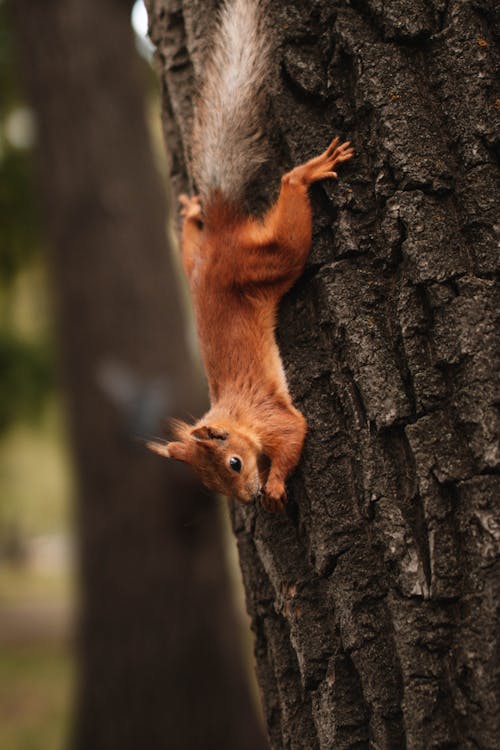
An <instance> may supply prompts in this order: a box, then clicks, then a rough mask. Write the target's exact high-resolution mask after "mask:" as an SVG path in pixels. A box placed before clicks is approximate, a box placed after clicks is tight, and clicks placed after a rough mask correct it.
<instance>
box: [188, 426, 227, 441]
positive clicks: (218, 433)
mask: <svg viewBox="0 0 500 750" xmlns="http://www.w3.org/2000/svg"><path fill="white" fill-rule="evenodd" d="M228 436H229V433H228V432H227V430H223V429H221V428H220V427H214V426H213V425H207V424H204V425H202V426H201V427H195V428H194V430H191V437H193V438H194V439H195V440H227V438H228Z"/></svg>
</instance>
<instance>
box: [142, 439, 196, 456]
mask: <svg viewBox="0 0 500 750" xmlns="http://www.w3.org/2000/svg"><path fill="white" fill-rule="evenodd" d="M146 447H147V448H149V450H150V451H153V453H158V455H159V456H163V457H164V458H175V460H176V461H188V450H187V447H186V445H185V444H184V443H180V442H179V443H158V442H157V441H156V440H151V441H149V442H147V443H146Z"/></svg>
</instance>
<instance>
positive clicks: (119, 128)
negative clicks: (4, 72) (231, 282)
mask: <svg viewBox="0 0 500 750" xmlns="http://www.w3.org/2000/svg"><path fill="white" fill-rule="evenodd" d="M12 10H13V11H14V14H15V20H16V28H17V33H18V39H19V46H20V50H21V57H22V62H23V64H24V69H25V73H26V80H27V84H28V89H29V93H30V96H31V100H32V103H33V106H34V108H35V111H36V115H37V124H38V146H39V149H38V153H39V161H40V167H41V178H42V186H43V193H44V199H45V208H46V218H47V227H48V232H49V237H50V240H51V251H52V255H51V265H52V270H53V278H54V286H55V291H56V295H57V311H58V315H57V323H58V328H59V340H60V348H61V355H62V366H63V375H64V380H65V385H66V394H67V400H68V402H69V408H70V424H71V429H72V437H73V442H74V452H75V460H76V468H77V479H78V482H79V504H78V510H77V521H78V531H79V535H80V536H79V538H80V557H81V580H82V590H81V605H82V612H81V621H80V628H79V638H78V644H79V657H80V684H79V688H78V697H77V706H76V720H75V729H74V736H73V741H72V746H73V748H75V750H77V749H79V748H81V750H89V749H90V748H92V750H99V749H100V748H102V749H103V750H104V749H105V750H112V749H113V748H117V749H119V750H127V748H129V749H130V750H138V748H155V749H156V748H168V749H169V750H175V749H177V748H178V749H179V750H184V749H186V750H190V749H192V750H199V749H200V748H207V749H208V748H218V749H220V748H228V750H229V749H231V750H235V749H238V748H242V750H255V748H259V747H262V743H263V740H262V738H261V734H260V729H259V727H258V724H257V722H256V719H255V716H254V712H253V709H252V705H251V701H250V699H249V694H248V687H247V684H246V681H245V679H244V676H243V670H242V666H241V654H240V651H239V643H238V635H237V631H238V629H237V625H236V621H235V617H234V614H233V612H232V609H231V606H230V594H229V589H228V582H227V575H226V571H225V566H224V560H223V549H222V540H221V529H220V527H219V523H218V521H217V512H216V507H215V504H214V501H213V499H211V498H207V495H206V493H205V492H204V491H203V490H201V488H200V487H199V486H198V484H197V483H196V482H195V481H194V479H193V478H192V477H191V475H190V473H189V472H187V471H185V470H184V469H183V467H179V466H175V465H170V464H168V463H167V462H165V461H162V460H160V459H158V458H157V457H155V456H153V455H150V454H148V453H147V452H146V451H145V450H143V449H142V448H141V447H140V446H137V445H136V444H135V443H134V442H133V440H131V437H130V435H131V433H132V434H139V433H141V432H142V431H146V432H152V431H153V430H156V429H158V423H159V419H160V417H161V416H163V415H164V413H170V414H174V413H181V414H184V413H185V411H186V410H187V409H193V410H194V409H196V408H197V405H199V401H200V399H199V397H197V395H196V394H198V393H199V383H198V379H197V377H196V374H195V372H196V370H195V368H194V367H193V363H192V361H191V358H190V356H189V353H188V350H187V346H186V342H185V337H184V328H185V321H184V319H183V316H182V315H181V304H180V299H179V297H180V295H179V290H178V288H177V285H176V276H175V273H174V270H173V267H172V261H171V258H170V256H169V252H168V248H167V245H166V239H165V236H166V235H165V216H164V197H163V193H162V190H161V187H160V183H159V179H158V175H157V173H156V171H155V169H154V166H153V161H152V155H151V149H150V142H149V138H148V134H147V130H146V125H145V120H144V100H143V99H144V71H143V70H141V69H140V68H139V64H138V59H137V56H136V55H135V53H134V47H133V39H132V34H131V29H130V23H129V11H130V8H129V5H128V4H127V3H126V2H116V0H106V1H105V2H96V1H95V0H94V1H93V2H92V1H91V2H88V1H87V0H48V1H47V2H43V3H32V2H30V0H18V1H17V2H15V3H13V5H12Z"/></svg>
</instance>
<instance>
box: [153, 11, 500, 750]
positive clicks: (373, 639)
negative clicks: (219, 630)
mask: <svg viewBox="0 0 500 750" xmlns="http://www.w3.org/2000/svg"><path fill="white" fill-rule="evenodd" d="M149 5H150V21H151V33H152V38H153V41H154V42H155V44H156V45H157V49H158V61H159V66H160V72H161V80H162V85H163V94H164V114H163V118H164V122H165V123H166V125H167V131H168V133H167V135H169V136H170V140H169V144H170V148H171V149H173V150H174V152H175V154H176V160H174V162H173V167H174V170H173V171H174V175H173V177H174V184H175V182H177V183H179V182H180V183H182V182H185V181H186V173H185V164H189V158H188V156H186V155H188V154H189V133H190V130H189V128H190V121H191V106H192V95H193V87H194V86H195V85H196V80H197V79H198V78H199V77H200V76H201V75H202V74H203V59H204V54H205V51H206V44H207V39H208V38H209V34H210V29H211V27H213V23H214V19H215V11H214V3H207V2H203V3H202V2H200V0H184V2H182V1H181V0H150V3H149ZM266 12H267V14H268V16H269V24H270V28H271V29H272V33H273V34H274V36H275V40H276V44H277V53H276V62H277V65H276V71H270V75H269V84H270V87H271V88H272V90H273V96H272V101H271V106H270V112H269V119H268V122H267V131H268V133H269V134H270V137H271V139H272V141H273V143H274V145H275V146H276V159H275V161H274V162H273V163H272V164H271V165H270V167H269V171H268V174H267V177H268V178H269V180H270V181H271V182H272V190H273V191H274V192H275V191H276V189H277V186H278V184H279V177H280V175H281V173H282V172H283V171H284V169H285V168H289V167H291V166H293V165H296V164H298V163H300V162H301V161H302V160H304V159H305V158H308V157H311V156H313V155H316V154H317V153H319V152H320V151H322V150H323V149H324V148H325V146H326V145H327V144H328V142H329V140H330V139H331V137H332V136H333V135H335V134H340V135H342V136H344V137H345V138H348V139H350V140H351V141H352V142H353V144H354V146H355V148H356V152H357V155H356V157H355V159H354V160H353V161H352V162H351V163H349V164H348V165H346V166H345V167H343V168H342V169H341V174H340V180H339V183H338V184H333V183H327V182H324V183H322V184H321V185H319V186H314V187H313V189H312V191H311V198H312V203H313V208H314V215H315V226H314V240H313V249H312V252H311V255H310V259H309V262H308V264H307V267H306V271H305V273H304V275H303V277H302V279H301V280H300V281H299V282H298V284H297V285H296V286H295V288H294V289H293V290H292V291H291V292H290V294H289V295H288V296H287V298H286V299H285V300H284V301H283V303H282V306H281V312H280V320H279V328H278V338H279V343H280V348H281V352H282V356H283V359H284V363H285V367H286V372H287V377H288V381H289V384H290V387H291V390H292V393H293V395H294V398H295V401H296V403H297V405H298V406H299V408H300V409H301V410H302V411H303V412H304V413H305V414H306V416H307V418H308V422H309V434H308V438H307V442H306V446H305V450H304V454H303V457H302V461H301V464H300V466H299V469H298V470H297V472H296V473H295V476H294V478H293V479H292V481H291V482H290V483H289V501H288V505H287V508H286V513H285V514H282V515H275V516H273V515H269V514H268V513H266V512H265V511H263V510H262V509H260V508H244V507H243V506H240V505H237V506H233V508H232V519H233V525H234V531H235V533H236V536H237V539H238V545H239V551H240V560H241V567H242V572H243V578H244V583H245V588H246V595H247V605H248V609H249V612H250V614H251V617H252V622H253V629H254V632H255V636H256V661H257V672H258V678H259V682H260V686H261V690H262V695H263V702H264V708H265V714H266V718H267V727H268V733H269V737H270V742H271V745H272V747H273V748H276V749H278V748H280V749H281V748H286V749H287V750H288V749H290V750H291V749H293V750H306V749H307V750H313V749H316V748H321V750H334V749H335V750H344V749H345V750H347V748H368V747H370V748H375V749H377V750H382V749H387V750H389V749H391V750H392V749H394V750H396V749H398V750H399V749H402V748H411V749H412V750H417V749H418V750H429V749H430V748H436V749H437V748H441V749H444V748H448V749H450V748H467V749H469V748H470V749H471V750H472V748H474V749H476V750H477V749H478V748H480V749H481V750H483V749H484V750H486V749H488V750H493V748H495V747H496V746H497V743H498V733H497V725H496V716H495V713H496V709H497V706H496V700H495V688H494V686H495V670H496V662H495V658H494V657H495V606H496V604H495V591H496V590H497V589H496V581H497V580H498V579H497V578H495V576H497V575H498V568H497V567H495V560H496V557H497V554H498V540H499V535H498V516H497V515H496V513H495V509H496V510H498V494H499V493H498V484H499V480H498V475H497V472H498V464H499V450H498V422H497V414H496V412H495V380H496V377H497V372H498V361H497V360H496V359H495V358H496V352H497V347H498V339H496V338H495V336H496V331H497V330H498V329H495V325H496V322H497V321H496V315H497V310H498V287H497V286H496V285H495V272H496V271H497V262H498V245H497V243H496V240H495V234H494V222H495V220H496V219H497V209H498V195H499V189H498V188H499V184H498V175H499V173H498V161H497V159H496V156H495V149H497V148H498V132H499V131H498V127H497V128H496V129H495V124H497V125H498V116H499V110H500V99H499V95H498V90H496V91H495V85H496V84H495V54H496V52H497V43H498V31H499V26H498V16H497V15H495V12H494V10H493V3H489V2H488V1H487V0H484V1H481V0H478V1H477V2H464V1H463V0H462V1H461V0H455V1H450V2H445V1H444V0H443V1H441V0H418V2H415V1H414V0H412V1H411V2H408V1H407V0H390V2H384V3H382V2H378V0H353V2H351V3H348V2H331V1H330V0H314V1H313V2H308V3H303V2H277V3H269V4H268V9H267V11H266ZM497 153H498V152H497ZM237 345H238V342H237V341H235V346H237Z"/></svg>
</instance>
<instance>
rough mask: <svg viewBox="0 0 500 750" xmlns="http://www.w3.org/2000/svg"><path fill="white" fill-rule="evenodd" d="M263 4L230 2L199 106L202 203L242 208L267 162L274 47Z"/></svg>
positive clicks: (197, 161) (196, 131) (196, 153)
mask: <svg viewBox="0 0 500 750" xmlns="http://www.w3.org/2000/svg"><path fill="white" fill-rule="evenodd" d="M263 18H264V12H263V3H262V2H261V0H226V2H225V3H224V5H223V6H222V8H221V10H220V14H219V20H218V24H217V29H216V33H215V37H214V40H213V47H212V50H211V53H210V57H209V60H208V64H207V67H206V75H205V80H204V83H203V85H202V88H201V92H200V96H199V99H198V101H197V103H196V105H195V115H194V126H193V146H192V149H193V174H194V178H195V181H196V185H197V188H198V191H199V193H200V195H201V197H202V201H203V204H204V205H205V206H207V204H210V202H211V200H212V199H213V198H215V197H216V196H221V197H222V199H223V201H224V202H225V203H230V204H232V203H234V204H236V205H241V203H242V201H243V199H244V194H245V189H246V187H247V186H248V184H249V183H250V182H251V180H252V179H253V178H254V177H255V174H256V172H257V171H258V169H259V167H260V166H261V165H262V164H263V163H264V162H265V161H266V159H267V151H268V147H267V141H266V140H265V139H264V138H263V132H262V125H263V120H264V107H265V103H266V87H265V80H266V78H267V77H268V76H269V70H270V65H271V43H270V39H269V36H268V34H267V32H266V29H265V26H264V22H263Z"/></svg>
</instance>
